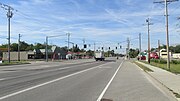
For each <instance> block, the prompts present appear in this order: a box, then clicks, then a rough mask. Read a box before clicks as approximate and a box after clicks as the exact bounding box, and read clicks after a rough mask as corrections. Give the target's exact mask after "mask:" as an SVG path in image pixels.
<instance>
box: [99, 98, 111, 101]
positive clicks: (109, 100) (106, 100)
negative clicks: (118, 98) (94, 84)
mask: <svg viewBox="0 0 180 101" xmlns="http://www.w3.org/2000/svg"><path fill="white" fill-rule="evenodd" d="M101 101H113V100H111V99H105V98H102V99H101Z"/></svg>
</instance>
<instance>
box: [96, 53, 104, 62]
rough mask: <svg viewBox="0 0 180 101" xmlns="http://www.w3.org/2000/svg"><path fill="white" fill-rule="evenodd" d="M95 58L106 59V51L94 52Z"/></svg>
mask: <svg viewBox="0 0 180 101" xmlns="http://www.w3.org/2000/svg"><path fill="white" fill-rule="evenodd" d="M94 59H95V60H96V61H98V60H100V61H104V60H105V57H104V51H95V52H94Z"/></svg>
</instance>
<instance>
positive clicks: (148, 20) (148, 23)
mask: <svg viewBox="0 0 180 101" xmlns="http://www.w3.org/2000/svg"><path fill="white" fill-rule="evenodd" d="M146 22H147V25H148V63H150V50H151V49H150V29H149V26H150V25H152V23H150V19H149V18H148V19H146Z"/></svg>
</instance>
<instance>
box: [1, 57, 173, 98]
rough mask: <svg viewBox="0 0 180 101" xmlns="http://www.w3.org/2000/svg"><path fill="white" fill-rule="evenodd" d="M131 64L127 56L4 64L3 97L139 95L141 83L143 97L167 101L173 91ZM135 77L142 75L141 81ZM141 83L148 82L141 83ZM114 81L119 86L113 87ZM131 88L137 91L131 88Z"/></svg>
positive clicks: (2, 70) (110, 96) (2, 76)
mask: <svg viewBox="0 0 180 101" xmlns="http://www.w3.org/2000/svg"><path fill="white" fill-rule="evenodd" d="M54 64H55V65H54ZM27 67H28V68H27ZM126 68H129V69H126ZM131 68H133V65H129V62H124V60H123V59H119V60H117V61H116V60H115V59H113V58H111V59H109V60H106V61H104V62H101V61H98V62H96V61H89V62H77V63H68V62H67V63H49V64H48V63H46V64H43V63H41V64H33V65H24V66H14V67H3V68H0V101H98V100H100V99H101V98H105V97H106V98H107V97H109V98H112V99H113V98H116V97H117V96H120V95H117V96H113V95H112V94H113V93H112V92H117V91H118V92H121V93H122V95H123V96H126V97H128V94H129V93H130V94H134V96H133V97H134V98H136V97H137V98H139V97H140V96H139V95H138V94H142V92H139V90H135V89H137V88H135V87H141V90H142V91H143V93H144V95H143V98H147V99H148V98H150V97H154V98H153V100H152V101H167V98H169V97H168V96H170V95H166V94H165V93H164V92H163V90H160V89H158V88H157V87H156V86H155V85H154V84H153V83H151V82H150V81H149V80H148V78H146V77H142V76H144V75H142V72H143V71H140V70H136V69H137V67H135V68H136V69H131ZM126 72H127V73H126ZM134 72H136V74H137V75H132V76H137V77H136V78H130V77H128V75H131V74H133V73H134ZM124 77H125V78H124ZM134 79H138V82H139V83H137V81H135V80H134ZM117 82H121V83H120V86H117V84H118V83H117ZM128 84H132V85H129V88H128V87H127V86H125V85H128ZM139 84H144V85H147V84H148V86H138V85H139ZM113 85H116V87H118V89H119V90H118V89H116V90H113V89H114V88H113V87H114V86H113ZM118 85H119V84H118ZM123 85H124V86H123ZM133 85H134V86H133ZM125 87H126V88H125ZM121 89H123V90H121ZM126 89H127V90H126ZM130 89H131V90H132V91H134V92H133V93H132V92H130ZM152 89H153V90H152ZM128 92H129V93H128ZM146 93H147V94H146ZM151 93H152V94H151ZM116 94H117V93H116ZM149 94H151V95H149ZM157 96H161V97H157ZM130 98H131V97H130ZM114 101H119V100H117V99H114ZM120 101H121V100H120ZM123 101H129V100H123ZM139 101H140V100H139ZM142 101H143V100H142Z"/></svg>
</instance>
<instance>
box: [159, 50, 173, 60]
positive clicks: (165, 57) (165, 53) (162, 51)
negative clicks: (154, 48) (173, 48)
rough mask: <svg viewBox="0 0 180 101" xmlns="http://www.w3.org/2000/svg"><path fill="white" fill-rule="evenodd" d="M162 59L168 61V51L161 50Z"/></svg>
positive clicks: (170, 54)
mask: <svg viewBox="0 0 180 101" xmlns="http://www.w3.org/2000/svg"><path fill="white" fill-rule="evenodd" d="M169 56H170V58H171V57H172V53H171V52H169ZM160 58H162V59H167V51H166V49H161V50H160Z"/></svg>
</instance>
